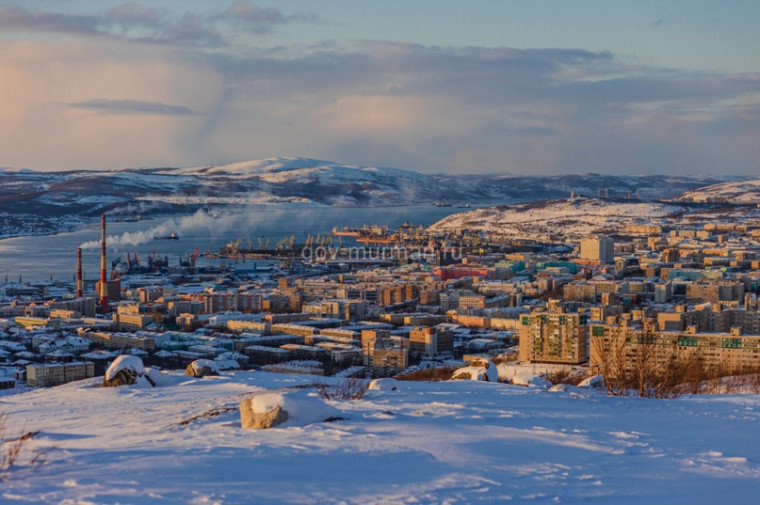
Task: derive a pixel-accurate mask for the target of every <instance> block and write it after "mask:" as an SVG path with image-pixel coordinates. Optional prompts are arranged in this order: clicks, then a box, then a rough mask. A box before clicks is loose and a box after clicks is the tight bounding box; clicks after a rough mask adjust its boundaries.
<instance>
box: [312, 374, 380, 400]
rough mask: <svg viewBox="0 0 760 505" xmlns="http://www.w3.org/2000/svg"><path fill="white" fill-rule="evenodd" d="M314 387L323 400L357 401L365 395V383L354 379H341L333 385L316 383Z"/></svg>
mask: <svg viewBox="0 0 760 505" xmlns="http://www.w3.org/2000/svg"><path fill="white" fill-rule="evenodd" d="M314 387H316V388H317V393H319V397H320V398H322V399H323V400H359V399H361V398H363V397H364V395H365V394H367V381H365V380H363V379H356V378H350V379H343V380H341V381H340V382H338V383H337V384H333V385H329V384H325V383H324V382H317V383H315V384H314Z"/></svg>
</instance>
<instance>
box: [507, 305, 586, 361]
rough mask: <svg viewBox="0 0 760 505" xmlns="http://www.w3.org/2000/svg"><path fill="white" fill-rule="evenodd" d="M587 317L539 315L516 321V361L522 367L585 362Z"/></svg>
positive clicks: (548, 313)
mask: <svg viewBox="0 0 760 505" xmlns="http://www.w3.org/2000/svg"><path fill="white" fill-rule="evenodd" d="M587 322H588V315H587V314H586V313H585V312H572V313H567V312H550V311H539V312H533V313H532V314H530V315H523V316H521V318H520V343H519V358H520V361H521V362H523V363H565V364H568V365H577V364H579V363H584V362H586V361H587V360H588V325H587Z"/></svg>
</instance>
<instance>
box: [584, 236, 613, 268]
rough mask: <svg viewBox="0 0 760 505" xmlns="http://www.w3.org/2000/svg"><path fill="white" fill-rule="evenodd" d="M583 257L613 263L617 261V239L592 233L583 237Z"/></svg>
mask: <svg viewBox="0 0 760 505" xmlns="http://www.w3.org/2000/svg"><path fill="white" fill-rule="evenodd" d="M580 256H581V259H582V260H589V261H598V262H599V263H602V264H604V263H613V262H614V261H615V241H614V240H612V239H611V238H610V237H605V236H603V235H591V236H588V237H584V238H582V239H581V255H580Z"/></svg>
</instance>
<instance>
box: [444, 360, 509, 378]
mask: <svg viewBox="0 0 760 505" xmlns="http://www.w3.org/2000/svg"><path fill="white" fill-rule="evenodd" d="M451 378H452V379H454V380H458V379H469V380H474V381H485V382H499V372H498V371H497V369H496V365H494V364H493V363H491V362H490V361H485V360H482V361H475V362H474V363H473V364H472V365H471V366H466V367H463V368H458V369H456V370H454V373H453V374H452V375H451Z"/></svg>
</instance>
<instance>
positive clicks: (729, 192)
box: [678, 179, 760, 203]
mask: <svg viewBox="0 0 760 505" xmlns="http://www.w3.org/2000/svg"><path fill="white" fill-rule="evenodd" d="M678 199H679V200H686V201H695V202H704V201H724V202H729V203H760V179H755V180H752V181H738V182H724V183H722V184H712V185H710V186H706V187H704V188H699V189H696V190H694V191H687V192H686V193H684V194H682V195H681V196H680V197H678Z"/></svg>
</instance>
